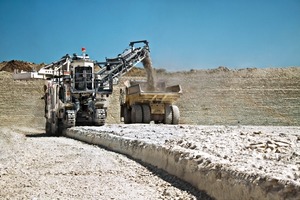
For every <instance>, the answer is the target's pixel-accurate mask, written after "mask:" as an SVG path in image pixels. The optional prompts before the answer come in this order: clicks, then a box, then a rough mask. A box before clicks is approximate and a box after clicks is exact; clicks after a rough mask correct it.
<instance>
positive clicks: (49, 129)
mask: <svg viewBox="0 0 300 200" xmlns="http://www.w3.org/2000/svg"><path fill="white" fill-rule="evenodd" d="M45 129H46V135H51V123H49V122H47V121H46V128H45Z"/></svg>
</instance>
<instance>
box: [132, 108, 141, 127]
mask: <svg viewBox="0 0 300 200" xmlns="http://www.w3.org/2000/svg"><path fill="white" fill-rule="evenodd" d="M142 121H143V111H142V106H140V105H133V106H132V109H131V122H132V123H142Z"/></svg>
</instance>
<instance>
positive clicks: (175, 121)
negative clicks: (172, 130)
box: [172, 105, 180, 124]
mask: <svg viewBox="0 0 300 200" xmlns="http://www.w3.org/2000/svg"><path fill="white" fill-rule="evenodd" d="M179 118H180V112H179V108H178V107H177V106H175V105H172V124H178V123H179Z"/></svg>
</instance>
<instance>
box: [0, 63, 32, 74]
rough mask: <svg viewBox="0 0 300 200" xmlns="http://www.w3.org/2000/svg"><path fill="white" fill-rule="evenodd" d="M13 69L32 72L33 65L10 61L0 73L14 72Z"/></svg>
mask: <svg viewBox="0 0 300 200" xmlns="http://www.w3.org/2000/svg"><path fill="white" fill-rule="evenodd" d="M15 69H17V70H23V71H27V72H30V71H32V70H33V64H31V63H28V62H24V61H19V60H11V61H9V62H7V63H6V64H5V65H4V66H3V67H2V69H1V71H7V72H14V70H15Z"/></svg>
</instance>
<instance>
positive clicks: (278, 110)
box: [0, 63, 300, 126]
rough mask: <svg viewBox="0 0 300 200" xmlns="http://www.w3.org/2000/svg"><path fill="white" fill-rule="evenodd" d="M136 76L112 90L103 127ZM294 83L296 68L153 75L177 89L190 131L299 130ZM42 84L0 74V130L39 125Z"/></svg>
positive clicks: (298, 87) (299, 94) (299, 92)
mask: <svg viewBox="0 0 300 200" xmlns="http://www.w3.org/2000/svg"><path fill="white" fill-rule="evenodd" d="M4 64H5V63H4ZM2 66H3V63H2ZM160 71H161V72H160ZM138 72H139V73H137V74H138V76H139V77H136V76H135V74H134V73H133V74H131V76H123V77H122V78H121V81H120V83H119V85H115V87H114V92H113V95H112V96H111V100H110V105H109V111H108V120H107V123H109V124H111V123H120V108H119V107H120V106H119V105H120V104H119V91H120V90H119V89H120V87H123V85H122V83H123V82H124V81H125V80H128V79H141V78H144V79H146V73H144V72H143V71H138ZM299 77H300V67H291V68H278V69H241V70H228V69H227V70H224V68H218V69H214V70H191V71H188V72H173V73H166V72H165V71H162V70H158V71H157V73H156V80H157V81H160V80H165V81H167V84H168V85H176V84H181V86H182V88H183V95H182V97H181V98H180V99H179V101H178V102H177V103H176V104H177V105H178V107H179V109H180V116H181V118H180V122H179V123H181V124H195V125H276V126H278V125H284V126H286V125H291V126H300V104H299V102H300V78H299ZM43 83H44V82H43V81H41V80H34V81H32V80H30V81H13V80H12V78H11V75H10V73H8V72H5V71H2V72H0V84H1V88H0V92H1V93H0V94H1V102H0V119H1V120H0V126H1V125H5V124H7V123H11V124H18V123H23V122H24V123H25V122H26V123H28V122H30V123H31V124H32V123H38V124H40V123H41V122H42V123H43V116H44V111H43V109H44V105H43V104H44V102H43V101H42V100H40V98H41V97H42V95H43V89H42V87H43ZM43 126H44V125H43Z"/></svg>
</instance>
